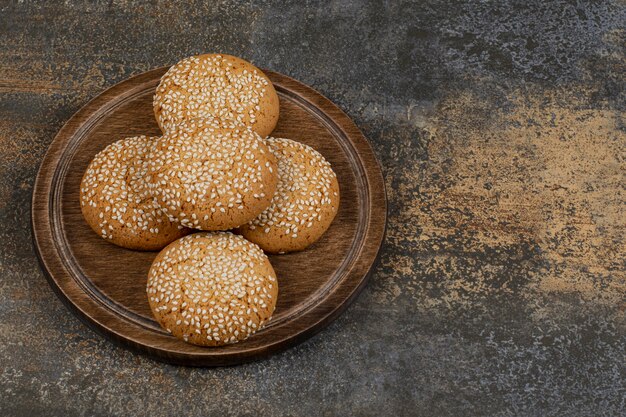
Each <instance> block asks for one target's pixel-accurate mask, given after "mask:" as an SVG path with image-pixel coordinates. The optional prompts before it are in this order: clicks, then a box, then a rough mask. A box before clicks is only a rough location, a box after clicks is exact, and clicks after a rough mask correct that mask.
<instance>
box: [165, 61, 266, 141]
mask: <svg viewBox="0 0 626 417" xmlns="http://www.w3.org/2000/svg"><path fill="white" fill-rule="evenodd" d="M246 68H249V69H250V70H248V69H246ZM270 92H271V93H273V94H275V92H274V88H273V86H272V85H271V83H270V82H269V80H268V79H267V77H266V76H265V75H264V74H263V73H262V72H261V71H260V70H258V69H257V68H256V67H254V66H253V65H252V64H250V63H248V62H246V61H244V60H242V59H240V58H236V57H232V56H227V55H219V54H206V55H199V56H192V57H189V58H185V59H183V60H181V61H179V62H178V63H177V64H175V65H173V66H172V67H171V68H170V69H169V70H168V71H167V73H165V75H164V76H163V78H162V79H161V82H160V83H159V86H158V87H157V89H156V93H155V96H154V110H155V115H156V117H157V121H158V122H159V125H160V126H161V128H162V130H163V131H164V132H167V131H169V130H171V129H173V128H175V127H176V125H177V124H179V123H180V122H181V121H183V120H190V119H196V118H205V117H208V116H214V117H217V118H220V119H229V120H236V121H239V122H242V123H244V124H245V125H247V126H253V125H254V124H255V123H256V122H257V119H258V118H260V117H262V116H263V114H264V113H263V108H262V107H261V104H262V100H263V98H264V97H265V96H267V95H268V94H270Z"/></svg>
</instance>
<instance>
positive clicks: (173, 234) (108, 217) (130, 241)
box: [80, 136, 190, 250]
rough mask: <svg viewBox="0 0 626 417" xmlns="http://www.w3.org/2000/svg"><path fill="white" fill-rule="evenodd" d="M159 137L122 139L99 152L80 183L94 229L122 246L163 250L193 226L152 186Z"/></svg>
mask: <svg viewBox="0 0 626 417" xmlns="http://www.w3.org/2000/svg"><path fill="white" fill-rule="evenodd" d="M154 140H155V138H149V137H146V136H138V137H132V138H126V139H122V140H118V141H117V142H114V143H112V144H110V145H109V146H107V147H106V148H104V149H103V150H102V151H101V152H99V153H98V154H97V155H96V156H95V157H94V158H93V160H92V161H91V163H90V164H89V167H88V168H87V171H85V174H84V175H83V179H82V182H81V184H80V207H81V210H82V212H83V216H84V217H85V220H86V221H87V223H88V224H89V226H91V228H92V229H93V230H94V231H95V232H96V233H98V234H99V235H100V236H101V237H103V238H104V239H107V240H108V241H110V242H112V243H115V244H116V245H119V246H122V247H125V248H128V249H138V250H158V249H161V248H163V247H164V246H165V245H167V244H168V243H170V242H172V241H174V240H176V239H178V238H180V237H182V236H184V235H186V234H188V233H189V232H190V231H189V229H187V228H184V227H183V226H181V225H180V224H179V223H178V222H172V221H171V220H170V219H168V217H167V216H166V215H165V213H163V211H162V210H161V208H160V207H159V206H158V204H157V203H156V201H155V200H154V198H153V197H152V196H151V195H150V193H149V191H148V185H147V183H146V178H145V175H146V171H147V169H148V161H147V159H146V155H147V153H148V152H149V150H150V148H151V146H152V144H153V142H154Z"/></svg>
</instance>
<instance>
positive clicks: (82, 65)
mask: <svg viewBox="0 0 626 417" xmlns="http://www.w3.org/2000/svg"><path fill="white" fill-rule="evenodd" d="M240 3H242V4H240ZM625 23H626V6H625V4H624V2H623V1H620V0H613V1H566V0H554V1H538V0H532V1H498V2H483V1H472V2H468V1H460V0H459V1H434V0H430V1H419V2H415V1H404V0H398V1H370V2H358V1H350V0H348V1H329V2H310V1H306V2H302V1H292V2H283V1H281V2H265V1H259V2H250V3H245V4H243V2H237V1H228V2H184V3H183V2H181V3H176V2H173V3H172V2H127V1H110V2H84V1H72V2H64V3H61V2H43V1H42V2H35V1H19V2H13V1H3V2H1V3H0V34H1V35H2V42H1V43H0V226H1V227H0V241H1V242H2V250H1V251H0V414H2V415H5V416H38V415H42V416H44V415H45V416H51V415H59V416H113V415H115V416H118V415H132V416H139V415H150V416H170V415H178V416H187V415H249V416H257V415H273V416H315V415H324V416H335V415H338V416H347V415H358V416H381V415H394V416H459V415H482V416H513V415H515V416H517V415H524V416H526V415H527V416H545V415H563V416H600V415H606V416H617V415H620V414H621V415H624V414H625V413H626V404H625V399H624V398H625V395H626V387H625V382H624V381H625V379H626V370H625V367H624V358H625V356H626V331H625V330H626V325H625V324H626V323H625V320H624V313H625V311H626V304H625V302H624V298H625V297H624V294H625V290H626V274H625V272H624V271H625V259H626V244H625V241H624V235H625V231H626V225H625V218H626V216H625V215H624V206H625V204H624V203H625V201H624V192H625V191H624V145H625V144H626V132H625V125H624V111H625V107H626V106H625V103H626V94H625V91H626V88H625V87H626V86H625V82H624V73H625V71H626V61H625V53H626V51H625V49H626V48H625V46H624V45H626V31H625V29H624V27H625ZM212 51H216V52H217V51H219V52H224V53H231V54H234V55H238V56H242V57H244V58H247V59H249V60H251V61H253V62H254V63H256V64H257V65H259V66H263V67H266V68H270V69H272V70H274V71H279V72H282V73H284V74H287V75H289V76H291V77H294V78H297V79H299V80H301V81H302V82H304V83H306V84H309V85H311V86H313V87H314V88H316V89H317V90H319V91H320V92H322V94H324V95H326V96H327V97H329V98H330V99H331V100H333V101H334V102H335V103H337V104H338V105H339V106H340V107H341V108H342V109H343V110H344V111H345V112H346V113H347V114H348V115H349V116H350V117H352V118H353V119H354V121H355V122H356V124H357V125H358V126H359V127H360V128H361V129H362V130H363V132H364V133H365V135H366V136H367V137H368V138H369V140H370V141H371V143H372V145H373V147H374V149H375V152H376V154H377V156H378V158H379V160H380V162H381V164H382V166H383V171H384V174H385V177H386V187H387V193H388V197H389V206H390V208H389V224H388V234H387V238H386V241H385V244H384V247H383V250H382V258H381V263H380V265H379V266H378V267H377V269H376V270H375V271H374V274H373V276H372V278H371V280H370V282H369V284H368V286H367V287H366V288H365V290H364V292H363V293H362V294H361V296H360V297H359V298H358V299H357V300H356V302H355V303H354V304H353V305H352V306H351V307H350V308H349V309H348V310H347V311H346V312H345V313H344V314H343V315H342V316H341V317H340V318H339V319H338V320H337V321H336V322H334V323H333V324H332V325H331V326H330V327H328V328H327V329H326V330H324V331H322V332H321V333H320V334H318V335H317V336H315V337H314V338H312V339H310V340H309V341H307V342H305V343H303V344H301V345H299V346H297V347H295V348H293V349H290V350H289V351H287V352H285V353H282V354H279V355H276V356H273V357H271V358H268V359H266V360H263V361H260V362H256V363H252V364H247V365H243V366H237V367H229V368H218V369H193V368H184V367H175V366H169V365H164V364H161V363H157V362H154V361H152V360H150V359H147V358H145V357H143V356H139V355H136V354H134V353H132V352H129V351H127V350H125V349H123V348H119V347H117V346H115V345H113V344H111V343H110V342H109V341H107V340H104V339H102V338H101V337H100V336H98V335H96V334H95V333H93V332H92V331H91V330H89V329H88V328H87V327H85V326H84V325H83V324H81V323H80V322H79V321H78V319H76V318H75V317H74V316H73V315H72V314H71V313H70V312H69V311H68V310H67V309H66V308H65V307H64V306H63V305H62V304H61V302H60V301H59V300H58V299H57V298H56V296H55V295H54V294H53V292H52V291H51V289H50V288H49V286H48V284H47V283H46V280H45V279H44V277H43V275H42V272H41V270H40V268H39V266H38V264H37V260H36V257H35V254H34V252H33V246H32V243H31V230H30V222H29V216H30V200H31V192H32V187H33V182H34V178H35V175H36V172H37V168H38V165H39V163H40V161H41V159H42V157H43V155H44V153H45V151H46V148H47V147H48V145H49V143H50V142H51V141H52V139H53V137H54V135H55V134H56V132H57V131H58V130H59V128H60V127H61V126H62V125H63V123H64V122H65V121H67V120H68V118H69V117H70V116H71V115H72V114H73V113H74V112H75V111H77V110H78V109H79V108H80V107H81V106H82V105H84V104H85V103H86V102H87V101H89V100H90V99H91V98H93V97H94V96H96V95H97V94H99V93H100V92H101V91H102V90H104V89H105V88H107V87H109V86H111V85H113V84H115V83H117V82H119V81H122V80H124V79H125V78H128V77H130V76H132V75H134V74H138V73H141V72H143V71H146V70H149V69H151V68H155V67H158V66H162V65H168V64H172V63H174V62H176V61H177V60H178V59H180V58H182V57H184V56H187V55H191V54H196V53H200V52H212Z"/></svg>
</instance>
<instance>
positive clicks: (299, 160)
mask: <svg viewBox="0 0 626 417" xmlns="http://www.w3.org/2000/svg"><path fill="white" fill-rule="evenodd" d="M266 143H267V145H268V146H269V148H270V150H271V151H272V153H273V154H274V156H276V159H277V161H278V188H277V190H276V194H275V195H274V197H273V199H272V203H271V205H270V206H269V207H268V208H267V209H265V210H264V211H263V212H262V213H261V214H260V215H259V216H258V217H257V218H255V219H254V220H252V221H251V222H249V223H248V224H245V225H243V226H241V227H240V228H239V229H238V232H239V233H241V234H242V235H243V236H244V237H245V238H246V239H248V240H250V241H251V242H254V243H256V244H257V245H259V246H260V247H261V248H262V249H263V250H265V251H266V252H269V253H286V252H294V251H299V250H303V249H305V248H306V247H307V246H309V245H311V244H312V243H314V242H315V241H316V240H318V239H319V238H320V237H321V236H322V235H323V234H324V232H325V231H326V230H327V229H328V227H329V226H330V224H331V223H332V221H333V219H334V218H335V215H336V214H337V210H338V209H339V183H338V182H337V176H336V175H335V172H334V171H333V170H332V168H331V166H330V163H329V162H328V161H326V159H324V157H323V156H322V155H321V154H320V153H319V152H317V151H316V150H315V149H313V148H311V147H310V146H307V145H305V144H303V143H299V142H296V141H293V140H290V139H280V138H279V139H275V138H267V140H266Z"/></svg>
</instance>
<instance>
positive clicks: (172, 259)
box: [146, 232, 278, 346]
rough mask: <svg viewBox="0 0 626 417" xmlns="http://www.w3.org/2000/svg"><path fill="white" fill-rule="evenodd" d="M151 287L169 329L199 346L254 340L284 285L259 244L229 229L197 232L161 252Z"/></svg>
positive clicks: (157, 312)
mask: <svg viewBox="0 0 626 417" xmlns="http://www.w3.org/2000/svg"><path fill="white" fill-rule="evenodd" d="M146 291H147V293H148V301H149V303H150V308H151V309H152V312H153V314H154V317H155V318H156V319H157V321H158V322H159V323H160V324H161V326H163V328H165V329H166V330H167V331H168V332H170V333H172V334H173V335H174V336H176V337H178V338H181V339H183V340H184V341H185V342H189V343H193V344H194V345H201V346H219V345H225V344H229V343H236V342H238V341H240V340H244V339H246V338H248V336H250V335H251V334H253V333H254V332H256V331H257V330H259V329H261V328H262V327H263V326H264V324H265V323H267V321H268V320H270V318H271V316H272V313H273V312H274V308H275V307H276V298H277V296H278V284H277V281H276V273H275V272H274V269H273V268H272V265H271V264H270V261H269V260H268V259H267V256H266V255H265V254H264V253H263V251H262V250H261V249H260V248H259V247H258V246H257V245H255V244H254V243H251V242H248V241H247V240H246V239H244V238H243V237H241V236H237V235H233V234H232V233H229V232H217V233H196V234H193V235H190V236H186V237H184V238H182V239H180V240H177V241H176V242H174V243H172V244H171V245H169V246H168V247H166V248H165V249H163V250H162V251H161V252H160V253H159V254H158V255H157V257H156V259H155V260H154V262H153V263H152V266H151V267H150V272H149V273H148V285H147V289H146Z"/></svg>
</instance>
